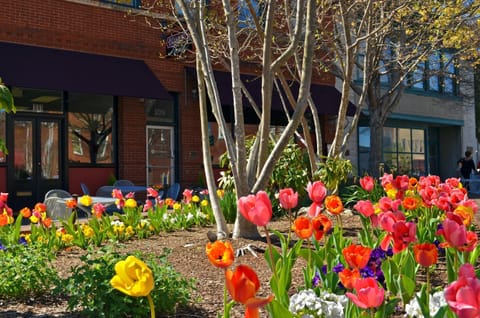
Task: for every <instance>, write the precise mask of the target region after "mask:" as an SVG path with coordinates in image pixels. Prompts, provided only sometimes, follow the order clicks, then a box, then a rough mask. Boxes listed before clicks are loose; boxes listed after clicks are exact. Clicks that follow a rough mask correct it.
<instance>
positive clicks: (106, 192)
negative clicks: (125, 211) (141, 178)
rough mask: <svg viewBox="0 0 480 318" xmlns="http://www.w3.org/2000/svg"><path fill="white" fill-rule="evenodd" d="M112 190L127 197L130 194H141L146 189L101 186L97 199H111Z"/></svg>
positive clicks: (134, 186)
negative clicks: (120, 192)
mask: <svg viewBox="0 0 480 318" xmlns="http://www.w3.org/2000/svg"><path fill="white" fill-rule="evenodd" d="M114 189H118V190H120V191H122V194H123V195H127V194H128V193H130V192H134V193H143V192H146V191H147V187H145V186H137V185H123V186H121V185H116V186H101V187H100V188H98V190H97V193H96V195H97V196H99V197H110V198H111V197H112V191H113V190H114Z"/></svg>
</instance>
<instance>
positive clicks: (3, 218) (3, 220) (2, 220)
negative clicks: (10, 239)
mask: <svg viewBox="0 0 480 318" xmlns="http://www.w3.org/2000/svg"><path fill="white" fill-rule="evenodd" d="M7 224H8V215H7V214H6V213H2V214H0V226H5V225H7Z"/></svg>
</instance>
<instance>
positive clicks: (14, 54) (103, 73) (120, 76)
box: [0, 42, 172, 100]
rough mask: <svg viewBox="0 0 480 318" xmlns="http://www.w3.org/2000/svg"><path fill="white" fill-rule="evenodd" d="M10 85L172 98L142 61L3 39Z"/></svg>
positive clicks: (1, 64)
mask: <svg viewBox="0 0 480 318" xmlns="http://www.w3.org/2000/svg"><path fill="white" fill-rule="evenodd" d="M0 77H1V78H2V80H3V82H5V84H6V85H8V86H18V87H24V88H39V89H52V90H64V91H72V92H81V93H95V94H105V95H115V96H130V97H141V98H142V97H143V98H153V99H164V100H165V99H166V100H171V99H172V96H171V95H170V94H169V93H168V92H167V90H166V89H165V88H164V87H163V85H162V84H161V83H160V81H159V80H158V78H157V77H156V76H155V74H154V73H153V72H152V71H151V70H150V68H149V67H148V66H147V65H146V64H145V62H144V61H142V60H134V59H127V58H120V57H115V56H107V55H98V54H90V53H81V52H74V51H66V50H59V49H52V48H45V47H38V46H30V45H21V44H14V43H7V42H0Z"/></svg>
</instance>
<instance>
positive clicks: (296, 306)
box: [288, 289, 348, 318]
mask: <svg viewBox="0 0 480 318" xmlns="http://www.w3.org/2000/svg"><path fill="white" fill-rule="evenodd" d="M347 302H348V298H347V297H346V296H344V295H335V294H331V293H328V292H325V291H322V292H321V293H320V296H317V294H315V292H314V291H313V290H311V289H306V290H301V291H300V292H298V293H297V294H295V295H293V296H292V297H290V306H289V307H288V309H289V310H290V312H292V313H293V314H294V315H295V317H300V318H320V317H328V318H337V317H338V318H343V309H344V308H345V306H346V305H347Z"/></svg>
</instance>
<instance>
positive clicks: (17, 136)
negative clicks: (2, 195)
mask: <svg viewBox="0 0 480 318" xmlns="http://www.w3.org/2000/svg"><path fill="white" fill-rule="evenodd" d="M11 131H12V130H11ZM59 136H60V120H59V119H51V118H49V119H43V118H32V117H15V118H14V119H13V134H12V136H11V138H13V140H11V142H10V143H9V144H10V145H11V146H10V147H9V157H10V158H9V160H8V161H9V172H8V183H9V200H8V202H9V205H10V206H12V208H14V210H18V209H22V208H23V207H26V206H27V207H30V208H32V207H33V206H34V204H35V203H37V202H43V197H44V195H45V193H46V192H47V191H48V190H50V189H54V188H61V186H62V178H61V169H60V167H61V164H60V157H61V156H60V154H61V142H60V139H59Z"/></svg>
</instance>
